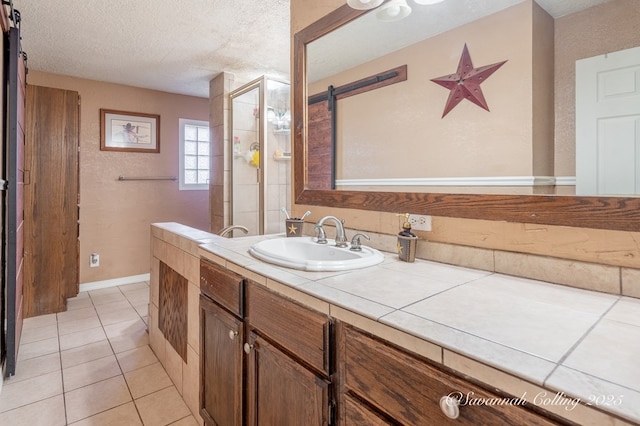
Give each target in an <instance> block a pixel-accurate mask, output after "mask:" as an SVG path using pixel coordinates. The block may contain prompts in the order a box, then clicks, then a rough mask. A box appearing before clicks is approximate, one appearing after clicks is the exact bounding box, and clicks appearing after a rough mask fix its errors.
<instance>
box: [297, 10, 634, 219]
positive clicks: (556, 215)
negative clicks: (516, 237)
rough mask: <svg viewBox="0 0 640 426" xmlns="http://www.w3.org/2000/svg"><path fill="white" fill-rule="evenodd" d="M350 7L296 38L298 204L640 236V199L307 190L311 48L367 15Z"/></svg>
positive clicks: (328, 17) (310, 26) (318, 23)
mask: <svg viewBox="0 0 640 426" xmlns="http://www.w3.org/2000/svg"><path fill="white" fill-rule="evenodd" d="M363 13H366V12H363V11H358V10H354V9H351V8H350V7H348V6H347V5H344V6H342V7H340V8H338V9H336V10H335V11H333V12H331V13H329V14H328V15H326V16H324V17H323V18H321V19H319V20H318V21H316V22H314V23H313V24H311V25H309V26H308V27H306V28H304V29H303V30H301V31H299V32H298V33H296V34H295V35H294V45H293V48H294V56H293V61H294V67H293V82H294V87H293V115H294V123H293V124H294V134H293V157H294V199H295V203H296V204H302V205H317V206H328V207H337V208H350V209H360V210H371V211H382V212H393V213H404V212H411V213H415V214H426V215H433V216H446V217H457V218H467V219H484V220H493V221H508V222H518V223H532V224H546V225H559V226H572V227H584V228H598V229H611V230H623V231H640V198H637V197H631V196H629V197H626V196H625V197H616V196H573V195H512V194H505V195H487V194H466V193H465V194H456V193H433V192H374V191H354V190H339V191H338V190H318V189H309V188H308V185H307V182H308V180H307V167H308V161H309V159H308V158H307V154H308V146H307V140H308V139H307V138H308V135H307V100H308V97H309V95H312V94H310V93H308V92H307V84H306V83H307V50H306V46H307V45H308V44H309V43H311V42H313V41H314V40H316V39H318V38H320V37H322V36H323V35H325V34H328V33H330V32H331V31H334V30H335V29H337V28H339V27H341V26H342V25H344V24H346V23H348V22H350V21H352V20H353V19H356V18H357V17H359V16H360V15H362V14H363Z"/></svg>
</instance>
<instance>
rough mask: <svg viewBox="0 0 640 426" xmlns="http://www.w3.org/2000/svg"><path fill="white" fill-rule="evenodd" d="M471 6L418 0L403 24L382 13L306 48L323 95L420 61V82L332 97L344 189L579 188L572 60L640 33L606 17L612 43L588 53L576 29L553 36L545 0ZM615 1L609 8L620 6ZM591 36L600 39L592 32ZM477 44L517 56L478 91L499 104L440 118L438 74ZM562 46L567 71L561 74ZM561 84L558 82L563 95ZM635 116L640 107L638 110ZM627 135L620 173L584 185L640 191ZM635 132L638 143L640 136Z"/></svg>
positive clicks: (585, 170)
mask: <svg viewBox="0 0 640 426" xmlns="http://www.w3.org/2000/svg"><path fill="white" fill-rule="evenodd" d="M465 3H466V2H460V1H458V2H453V1H445V2H442V3H440V4H437V5H434V6H428V7H425V6H417V5H415V4H413V3H412V4H411V5H412V6H413V7H412V9H413V11H412V13H411V14H410V15H409V16H408V17H406V18H404V19H402V20H401V21H395V22H382V21H380V20H379V19H377V15H376V13H375V12H377V10H374V11H373V12H372V13H366V14H364V15H362V16H360V17H358V18H357V19H354V20H353V21H351V22H349V23H348V24H347V25H343V26H342V27H340V28H338V29H336V30H334V31H332V32H331V33H329V34H326V35H324V36H323V37H320V38H319V39H317V40H314V41H313V42H311V43H309V44H308V45H307V84H308V92H309V93H311V94H312V95H313V94H314V93H318V92H320V91H325V92H326V90H327V87H328V86H329V85H332V86H333V87H344V85H345V84H348V83H349V82H350V81H353V80H359V79H360V78H363V77H365V76H367V75H371V74H374V73H376V72H379V71H382V70H385V69H388V68H390V67H393V66H399V65H403V64H408V68H409V79H408V80H407V81H405V82H403V83H402V84H398V85H396V86H393V87H388V88H385V89H382V90H373V91H370V92H366V93H362V94H360V95H358V96H353V97H348V98H344V99H340V100H339V101H337V102H335V104H334V105H333V106H332V115H335V117H336V121H335V126H334V127H335V128H334V132H335V148H336V152H335V154H336V176H335V177H336V179H337V185H336V186H337V187H338V188H339V189H345V188H351V189H362V190H384V189H385V188H387V190H393V191H406V190H411V186H413V190H418V191H430V192H472V193H520V194H531V193H550V194H554V193H560V194H574V193H575V192H574V187H575V180H576V178H575V176H576V172H575V170H576V166H575V163H576V156H575V153H576V148H575V142H574V141H575V135H574V132H573V128H567V126H566V125H565V123H567V122H574V118H573V115H572V113H573V110H574V109H575V100H574V99H575V97H574V96H573V95H572V96H571V97H569V96H565V93H573V92H568V91H567V90H566V89H565V88H564V86H566V85H569V84H571V85H575V79H574V78H573V74H574V73H573V70H571V72H570V71H569V70H567V68H568V67H569V66H571V67H573V66H574V65H573V64H574V63H575V59H576V58H581V57H584V55H586V54H593V55H595V54H596V53H599V52H609V53H611V52H614V51H615V50H618V49H619V48H624V47H625V46H627V45H628V44H627V40H631V41H633V40H634V38H635V40H636V41H637V42H638V44H640V39H639V38H638V36H637V35H635V34H631V35H626V34H625V35H624V37H614V36H612V35H611V34H610V32H611V31H609V28H608V27H607V26H606V25H605V24H608V22H607V21H606V19H605V18H603V22H604V24H603V28H604V30H603V32H602V34H604V38H607V41H606V42H603V43H602V46H598V47H597V48H594V49H591V50H588V49H586V48H585V47H583V46H581V45H580V44H578V45H577V46H576V44H575V43H567V42H566V40H567V38H568V37H562V39H558V40H554V37H553V31H554V20H553V18H552V17H551V16H550V15H548V14H547V13H546V12H545V11H544V10H543V9H542V8H541V7H538V6H537V4H535V3H533V5H535V7H532V3H531V2H522V0H499V1H495V0H494V1H476V2H474V5H473V8H470V7H468V5H467V4H465ZM614 3H615V2H613V3H610V6H609V5H607V7H609V8H612V9H618V10H619V9H620V8H621V6H619V5H616V4H614ZM583 4H585V5H586V3H583ZM583 7H584V6H583ZM584 20H585V19H582V21H584ZM573 21H576V22H578V23H574V22H572V20H571V19H569V20H567V19H561V20H558V21H556V22H557V24H556V25H557V26H558V31H559V33H560V34H563V33H566V32H571V31H573V32H575V31H576V30H578V29H580V28H579V25H580V20H578V19H576V20H573ZM616 26H619V25H617V22H616ZM581 32H582V31H581ZM629 33H633V31H632V30H629ZM602 34H601V37H602ZM506 40H508V41H506ZM583 43H590V40H589V38H588V37H585V38H584V42H583ZM467 44H468V49H469V50H470V52H471V58H472V59H474V58H475V61H474V66H476V67H478V66H482V65H487V64H493V63H502V61H503V60H504V61H506V62H507V63H506V65H505V66H504V67H501V68H500V69H499V70H498V71H497V72H496V73H495V74H496V75H495V76H493V77H491V75H490V76H489V77H491V79H488V78H487V80H488V81H486V82H484V81H483V84H482V85H481V86H480V89H479V90H480V91H483V88H484V94H485V95H486V102H487V104H488V107H487V108H489V107H490V109H491V112H488V111H485V110H483V109H481V108H479V107H478V106H476V105H474V104H472V103H471V102H469V101H462V102H461V103H460V104H459V105H457V106H456V109H455V110H452V111H449V112H448V114H447V115H446V116H442V117H441V114H442V111H443V107H444V105H445V102H447V97H448V96H449V90H447V89H444V88H442V87H440V86H437V85H436V84H435V83H434V82H432V81H430V79H432V78H435V77H438V76H443V75H447V74H451V73H455V71H456V67H457V64H458V59H459V58H460V55H461V52H462V49H463V46H466V45H467ZM574 52H576V53H574ZM587 52H590V53H587ZM554 54H555V58H556V59H555V62H556V63H557V64H556V66H557V68H558V70H559V71H560V72H558V74H559V76H558V77H556V78H555V80H556V81H555V82H554ZM479 58H483V60H484V62H480V60H481V59H479ZM639 61H640V59H639ZM609 62H611V61H609ZM634 64H636V63H634ZM565 74H567V75H568V74H571V75H568V76H565ZM632 78H633V77H632ZM554 83H556V86H557V87H558V88H559V91H558V92H559V94H558V96H556V98H555V100H554ZM534 86H535V89H534V88H533V87H534ZM616 90H619V88H616ZM618 95H619V94H618ZM635 95H636V100H637V98H638V94H637V93H635ZM554 107H555V109H557V110H558V114H557V118H558V125H556V126H555V127H557V129H554ZM632 113H635V114H637V113H638V111H630V112H627V115H632ZM636 120H637V119H636ZM556 134H557V136H556V137H555V138H554V135H556ZM616 137H617V140H616V144H617V149H616V153H617V155H618V158H617V160H618V161H617V163H615V165H614V166H612V169H611V170H613V172H614V173H615V179H614V182H607V181H605V178H603V177H602V176H604V175H606V173H607V172H606V170H605V171H603V172H601V180H603V181H605V182H604V183H606V185H605V184H604V183H602V182H601V183H600V184H599V185H598V187H599V189H595V188H593V189H592V188H591V187H586V186H585V185H579V194H581V195H595V194H603V195H604V194H606V195H616V194H617V195H635V194H640V183H638V185H637V186H638V187H637V188H636V187H635V186H636V185H625V183H626V181H630V182H632V183H635V182H636V178H635V175H636V174H638V172H640V170H638V171H636V168H638V169H640V165H638V166H635V165H633V164H631V167H630V168H629V169H630V170H629V174H628V178H627V179H624V177H621V176H619V174H620V170H624V162H625V161H626V162H629V161H631V158H633V157H634V154H633V148H632V149H631V151H632V152H630V153H629V154H626V155H625V153H624V152H623V151H622V146H624V143H622V142H623V141H621V140H619V139H620V136H619V135H618V136H616ZM629 139H630V142H631V143H630V144H629V145H633V142H634V139H637V138H636V137H634V136H633V135H630V136H629ZM309 143H310V144H311V145H312V146H313V144H314V143H315V140H314V139H313V138H312V137H310V139H309ZM636 143H637V141H636ZM611 155H612V153H609V156H611ZM580 158H584V156H582V157H580ZM609 161H610V162H612V163H613V161H614V160H609ZM594 163H595V162H594ZM619 163H622V164H623V167H621V166H620V165H619ZM600 167H602V165H600ZM580 170H581V176H583V175H584V174H589V175H590V176H593V175H596V173H597V172H596V165H595V164H594V166H593V167H589V166H587V167H581V168H580ZM583 180H584V179H583ZM612 180H613V179H612ZM639 182H640V181H639ZM616 183H617V184H618V185H615V184H616ZM420 185H422V186H420ZM629 187H630V188H629Z"/></svg>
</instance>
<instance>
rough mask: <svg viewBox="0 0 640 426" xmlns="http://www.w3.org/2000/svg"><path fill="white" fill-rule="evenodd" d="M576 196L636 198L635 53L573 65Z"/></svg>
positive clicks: (638, 74)
mask: <svg viewBox="0 0 640 426" xmlns="http://www.w3.org/2000/svg"><path fill="white" fill-rule="evenodd" d="M576 194H578V195H598V194H606V195H634V194H640V47H635V48H632V49H627V50H621V51H619V52H613V53H608V54H606V55H600V56H595V57H593V58H587V59H581V60H579V61H576Z"/></svg>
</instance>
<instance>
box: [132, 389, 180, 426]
mask: <svg viewBox="0 0 640 426" xmlns="http://www.w3.org/2000/svg"><path fill="white" fill-rule="evenodd" d="M135 402H136V406H137V407H138V412H139V413H140V417H142V421H143V423H144V424H145V425H168V424H170V423H172V422H174V421H176V420H180V419H182V418H184V417H187V416H189V415H190V414H191V413H190V412H189V409H188V408H187V406H186V405H185V403H184V401H182V398H180V394H178V391H177V390H176V388H175V387H173V386H171V387H168V388H166V389H163V390H161V391H158V392H155V393H152V394H151V395H147V396H145V397H143V398H140V399H137V400H136V401H135Z"/></svg>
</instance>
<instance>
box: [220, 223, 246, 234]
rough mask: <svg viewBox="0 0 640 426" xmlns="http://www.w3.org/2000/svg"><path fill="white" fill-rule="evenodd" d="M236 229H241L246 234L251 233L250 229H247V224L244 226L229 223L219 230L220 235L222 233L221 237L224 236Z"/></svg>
mask: <svg viewBox="0 0 640 426" xmlns="http://www.w3.org/2000/svg"><path fill="white" fill-rule="evenodd" d="M234 229H239V230H241V231H242V232H244V233H245V234H248V233H249V229H247V227H246V226H242V225H229V226H225V227H224V228H222V229H221V230H219V231H218V235H220V236H221V237H224V236H225V235H227V234H228V233H229V232H231V231H233V230H234Z"/></svg>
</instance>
